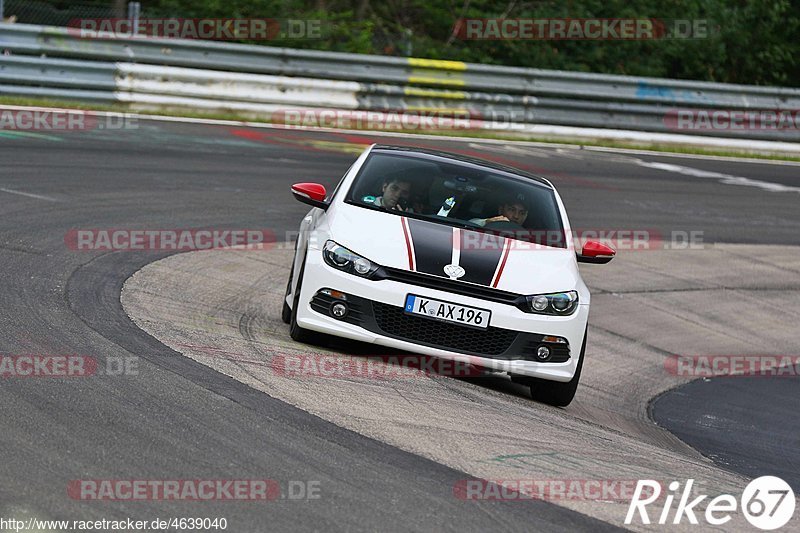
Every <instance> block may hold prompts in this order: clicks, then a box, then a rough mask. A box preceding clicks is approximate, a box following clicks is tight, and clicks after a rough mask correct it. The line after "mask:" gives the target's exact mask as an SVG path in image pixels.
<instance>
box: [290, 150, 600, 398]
mask: <svg viewBox="0 0 800 533" xmlns="http://www.w3.org/2000/svg"><path fill="white" fill-rule="evenodd" d="M292 192H293V194H294V196H295V197H296V198H297V199H298V200H299V201H301V202H304V203H306V204H309V205H311V206H313V207H314V208H313V209H312V210H311V211H309V213H308V214H307V215H306V217H305V218H304V219H303V222H302V224H301V225H300V234H299V237H298V239H297V243H296V252H295V256H294V262H293V265H292V273H291V274H290V278H289V283H288V286H287V289H286V298H285V300H284V304H283V315H282V318H283V320H284V322H286V323H288V324H290V325H291V336H292V338H293V339H294V340H297V341H301V342H313V341H314V340H318V339H317V338H315V337H318V336H319V334H320V333H322V334H329V335H335V336H339V337H346V338H349V339H355V340H359V341H364V342H368V343H375V344H379V345H383V346H388V347H393V348H399V349H401V350H406V351H408V352H411V353H416V354H425V355H430V356H436V357H440V358H445V359H450V360H454V361H460V362H464V363H468V364H471V365H475V366H476V367H480V368H485V369H489V370H491V371H495V372H497V371H500V372H507V373H508V374H509V375H511V377H512V379H514V380H515V381H518V382H522V383H525V384H528V385H530V387H531V394H532V396H533V398H534V399H536V400H539V401H542V402H545V403H548V404H551V405H558V406H566V405H568V404H569V403H570V402H571V401H572V399H573V397H574V395H575V390H576V389H577V386H578V381H579V379H580V375H581V367H582V366H583V357H584V353H585V351H586V332H587V322H588V317H589V301H590V295H589V290H588V289H587V288H586V285H585V284H584V282H583V280H582V279H581V276H580V272H579V271H578V264H577V263H578V262H579V261H580V262H587V263H607V262H608V261H610V260H611V259H612V258H613V256H614V253H615V252H614V250H613V249H611V248H609V247H607V246H605V245H603V244H601V243H598V242H593V241H588V242H586V243H585V244H584V246H583V249H582V250H581V252H580V253H576V250H575V248H574V244H573V242H572V233H571V230H570V224H569V220H568V218H567V213H566V211H565V209H564V205H563V203H562V202H561V198H560V197H559V195H558V193H557V192H556V190H555V187H553V184H552V183H550V182H549V181H548V180H546V179H544V178H542V177H538V176H533V175H529V174H527V173H525V172H522V171H519V170H516V169H513V168H509V167H505V166H501V165H497V164H495V163H491V162H488V161H483V160H479V159H472V158H468V157H462V156H457V155H452V154H447V153H443V152H438V151H432V150H424V149H418V148H403V147H392V146H382V145H372V146H370V147H369V148H367V149H366V150H365V151H364V153H363V154H362V155H361V156H360V157H359V158H358V159H357V160H356V162H355V163H354V164H353V166H352V167H351V168H350V169H349V170H348V171H347V173H346V174H345V175H344V177H343V178H342V180H341V181H340V182H339V184H338V186H337V187H336V189H335V190H334V191H333V193H332V194H330V195H328V194H327V192H326V191H325V187H323V186H322V185H319V184H316V183H299V184H295V185H293V186H292Z"/></svg>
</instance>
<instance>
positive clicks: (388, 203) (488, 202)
mask: <svg viewBox="0 0 800 533" xmlns="http://www.w3.org/2000/svg"><path fill="white" fill-rule="evenodd" d="M345 201H346V202H347V203H349V204H353V205H357V206H361V207H365V208H370V209H380V210H385V211H387V212H389V213H392V214H398V215H407V216H411V217H414V218H421V219H425V220H430V221H433V222H438V223H443V224H449V225H454V226H459V227H464V228H468V229H472V230H475V231H480V232H486V233H493V234H498V235H503V236H505V237H510V238H514V239H518V240H524V241H528V242H536V243H538V244H543V245H547V246H553V247H558V248H565V247H566V244H565V238H564V232H563V225H562V223H561V217H560V215H559V210H558V205H557V203H556V199H555V195H554V193H553V190H552V189H551V188H550V187H549V186H548V185H546V184H545V183H540V182H539V181H536V180H535V179H534V178H528V177H524V176H516V175H514V174H512V173H510V172H505V171H503V170H498V169H495V168H491V167H487V166H482V165H480V164H477V163H472V162H465V161H456V160H452V159H448V158H446V157H442V156H437V155H431V154H425V153H419V154H418V153H409V152H405V153H401V154H398V153H391V152H390V151H380V150H373V152H372V153H371V154H370V156H369V158H368V159H367V161H366V162H365V163H364V166H363V167H362V168H361V170H360V171H359V174H358V176H356V179H355V180H354V182H353V184H352V186H351V187H350V190H349V191H348V194H347V197H346V198H345Z"/></svg>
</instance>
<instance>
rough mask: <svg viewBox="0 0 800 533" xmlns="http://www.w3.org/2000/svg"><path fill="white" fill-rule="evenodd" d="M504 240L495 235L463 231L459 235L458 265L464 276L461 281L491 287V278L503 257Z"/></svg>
mask: <svg viewBox="0 0 800 533" xmlns="http://www.w3.org/2000/svg"><path fill="white" fill-rule="evenodd" d="M504 242H505V239H504V238H503V237H498V236H497V235H490V234H488V233H479V232H476V231H469V230H463V231H462V234H461V259H460V260H459V262H458V264H459V265H461V267H462V268H463V269H464V271H465V272H466V274H464V277H462V278H460V279H461V281H469V282H471V283H478V284H479V285H491V283H492V277H494V273H495V271H496V270H497V265H498V263H499V262H500V258H501V257H502V256H503V243H504Z"/></svg>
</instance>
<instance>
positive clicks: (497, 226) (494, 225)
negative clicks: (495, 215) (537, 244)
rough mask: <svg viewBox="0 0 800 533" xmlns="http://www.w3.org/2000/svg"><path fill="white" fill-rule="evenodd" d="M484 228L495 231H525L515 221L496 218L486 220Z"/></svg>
mask: <svg viewBox="0 0 800 533" xmlns="http://www.w3.org/2000/svg"><path fill="white" fill-rule="evenodd" d="M483 227H484V228H486V229H491V230H495V231H520V230H522V231H525V228H524V227H523V226H520V225H519V224H517V223H516V222H511V221H510V220H498V221H496V222H487V223H486V225H485V226H483Z"/></svg>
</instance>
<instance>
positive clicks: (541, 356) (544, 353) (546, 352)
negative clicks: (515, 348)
mask: <svg viewBox="0 0 800 533" xmlns="http://www.w3.org/2000/svg"><path fill="white" fill-rule="evenodd" d="M536 358H537V359H538V360H539V361H547V360H548V359H550V348H548V347H547V346H539V349H538V350H536Z"/></svg>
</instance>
